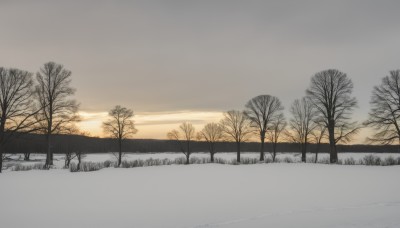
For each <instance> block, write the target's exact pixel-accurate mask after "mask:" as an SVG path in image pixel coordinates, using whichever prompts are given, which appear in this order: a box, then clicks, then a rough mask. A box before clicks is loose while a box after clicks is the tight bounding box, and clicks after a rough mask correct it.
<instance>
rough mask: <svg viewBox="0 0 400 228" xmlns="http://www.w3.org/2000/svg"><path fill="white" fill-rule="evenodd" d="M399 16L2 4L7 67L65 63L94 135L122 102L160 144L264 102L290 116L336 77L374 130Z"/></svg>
mask: <svg viewBox="0 0 400 228" xmlns="http://www.w3.org/2000/svg"><path fill="white" fill-rule="evenodd" d="M399 12H400V1H398V0H397V1H396V0H393V1H378V0H376V1H367V0H362V1H351V0H347V1H321V0H319V1H234V0H229V1H228V0H226V1H222V0H221V1H219V0H212V1H211V0H210V1H168V0H159V1H151V0H144V1H98V0H93V1H72V0H71V1H54V0H52V1H50V0H49V1H43V0H35V1H15V0H9V1H8V0H0V28H1V35H0V65H1V66H3V67H18V68H21V69H24V70H29V71H32V72H36V71H37V70H38V69H39V68H40V67H41V65H42V64H43V63H45V62H47V61H50V60H51V61H55V62H58V63H61V64H63V65H64V66H65V67H66V68H67V69H69V70H71V71H72V73H73V86H74V87H76V88H77V93H76V99H77V100H78V101H79V102H80V103H81V110H82V111H83V112H85V114H86V115H87V116H91V118H92V119H91V121H93V120H94V119H96V118H97V122H96V121H95V123H91V130H92V131H96V130H95V129H98V131H101V128H100V123H101V121H100V118H101V116H104V113H105V112H107V111H108V110H109V109H110V108H112V107H113V106H115V105H116V104H120V105H123V106H127V107H129V108H132V109H133V110H134V111H135V112H136V113H137V114H139V116H138V118H139V119H138V121H139V122H141V123H142V127H143V128H144V129H145V128H146V127H145V126H147V127H150V125H152V128H154V129H157V130H154V131H148V130H144V131H142V132H141V131H140V130H141V128H140V127H138V128H139V132H141V133H139V134H138V136H139V137H156V138H160V137H161V138H162V137H164V136H165V133H166V132H167V131H168V130H170V129H167V127H171V126H172V125H171V124H173V123H176V122H179V121H181V119H182V120H195V121H197V122H196V123H197V124H199V126H200V124H202V123H204V122H205V121H209V120H210V119H212V118H211V117H210V116H212V115H215V119H216V118H217V117H218V118H219V117H220V112H222V111H226V110H228V109H233V108H234V109H242V108H243V106H244V104H245V102H246V101H247V100H249V99H250V98H252V97H254V96H256V95H259V94H271V95H274V96H277V97H279V98H280V99H281V100H282V102H283V104H284V106H285V107H286V108H288V107H289V106H290V104H291V103H292V101H293V100H294V99H296V98H300V97H301V96H303V95H304V93H305V89H306V88H307V87H308V85H309V82H310V78H311V76H312V75H313V74H314V73H316V72H318V71H321V70H324V69H328V68H337V69H339V70H341V71H343V72H345V73H347V74H348V76H349V77H350V78H351V79H352V80H353V82H354V85H355V89H354V95H355V96H356V97H357V98H358V101H359V108H358V109H357V110H356V112H355V115H354V117H355V118H356V119H358V120H360V121H363V120H365V118H366V117H367V113H368V110H369V99H370V94H371V90H372V88H373V86H374V85H377V84H379V83H380V80H381V78H382V77H383V76H385V75H387V74H388V71H389V70H394V69H398V68H400V60H399V53H400V23H399V22H400V13H399ZM201 113H203V114H204V116H205V118H204V119H205V121H203V122H202V121H201V115H199V114H201ZM145 116H152V117H154V118H153V119H152V120H153V122H152V121H147V122H146V117H145ZM157 116H158V117H157ZM171 117H172V118H171ZM150 119H151V118H150ZM155 119H157V121H156V120H155ZM163 121H166V122H165V124H166V125H163ZM157 126H158V127H157ZM156 132H157V133H156Z"/></svg>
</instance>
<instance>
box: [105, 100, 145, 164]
mask: <svg viewBox="0 0 400 228" xmlns="http://www.w3.org/2000/svg"><path fill="white" fill-rule="evenodd" d="M133 116H134V115H133V111H132V110H131V109H128V108H125V107H121V106H120V105H117V106H115V107H114V108H113V109H111V110H110V112H109V113H108V117H109V119H108V120H107V121H104V122H103V130H104V133H106V134H107V135H109V136H110V137H112V138H114V139H117V141H118V149H119V151H118V166H120V165H121V162H122V141H123V140H124V139H128V138H131V137H132V136H133V135H134V134H136V133H137V130H136V128H135V122H134V121H133V120H132V118H133Z"/></svg>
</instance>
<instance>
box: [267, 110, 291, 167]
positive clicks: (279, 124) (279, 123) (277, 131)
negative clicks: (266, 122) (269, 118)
mask: <svg viewBox="0 0 400 228" xmlns="http://www.w3.org/2000/svg"><path fill="white" fill-rule="evenodd" d="M286 125H287V123H286V121H285V117H284V116H283V114H280V115H278V116H277V117H276V118H275V119H274V120H273V122H272V123H271V126H270V127H269V128H268V131H267V137H268V139H269V140H270V141H271V144H272V151H271V156H272V161H273V162H275V160H276V151H277V147H278V143H279V140H280V138H281V135H282V133H283V132H284V131H285V128H286Z"/></svg>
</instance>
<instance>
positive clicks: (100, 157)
mask: <svg viewBox="0 0 400 228" xmlns="http://www.w3.org/2000/svg"><path fill="white" fill-rule="evenodd" d="M367 155H374V156H378V157H380V158H382V159H385V158H387V157H393V158H396V159H397V158H399V157H400V153H340V154H339V159H342V160H344V159H346V158H354V159H355V160H357V161H358V160H359V159H362V158H364V157H365V156H367ZM190 156H191V157H198V158H203V157H207V158H208V157H210V155H209V154H208V153H193V154H191V155H190ZM180 157H184V155H183V154H182V153H125V155H124V158H123V159H124V160H128V161H130V160H138V159H141V160H146V159H149V158H154V159H157V158H158V159H164V158H169V159H171V160H173V159H175V158H180ZM215 157H216V158H223V159H225V160H232V159H236V153H217V154H216V155H215ZM241 157H242V158H257V159H258V158H259V157H260V154H259V153H253V152H245V153H242V154H241ZM265 157H266V158H270V157H271V156H270V154H269V153H266V154H265ZM285 157H289V158H291V159H292V160H293V161H300V160H301V155H300V153H278V154H277V158H278V159H280V160H283V159H284V158H285ZM307 157H308V158H310V159H312V158H313V157H314V154H312V153H309V154H307ZM11 158H12V159H13V160H12V161H5V162H4V166H7V165H8V166H10V167H11V166H12V165H16V164H20V165H33V164H35V163H42V164H43V163H44V161H45V158H46V157H45V155H43V154H32V155H31V157H30V159H31V161H23V156H22V155H13V156H12V157H11ZM318 158H319V160H322V159H328V158H329V154H327V153H321V154H319V155H318ZM107 160H111V161H115V160H116V157H115V155H113V153H108V154H104V153H102V154H88V155H85V157H84V159H83V161H91V162H103V161H107ZM312 160H313V159H312ZM72 162H77V161H76V159H73V160H72ZM54 165H55V167H56V168H62V167H63V166H64V155H62V154H56V155H55V157H54Z"/></svg>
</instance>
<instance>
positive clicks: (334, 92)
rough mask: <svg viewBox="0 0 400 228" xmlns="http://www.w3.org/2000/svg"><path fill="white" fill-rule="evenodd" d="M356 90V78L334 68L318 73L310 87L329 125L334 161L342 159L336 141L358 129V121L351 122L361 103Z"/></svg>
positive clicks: (321, 117) (309, 94) (315, 102)
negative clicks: (354, 87) (354, 94)
mask: <svg viewBox="0 0 400 228" xmlns="http://www.w3.org/2000/svg"><path fill="white" fill-rule="evenodd" d="M352 92H353V82H352V81H351V80H350V78H348V77H347V75H346V74H345V73H342V72H340V71H338V70H333V69H330V70H325V71H321V72H318V73H316V74H315V75H314V76H313V77H312V78H311V85H310V87H309V88H308V89H307V96H308V98H309V99H310V101H311V102H312V103H313V104H314V106H315V108H316V109H317V111H318V114H319V117H320V119H321V121H322V122H323V123H324V124H325V126H326V127H327V129H328V135H329V145H330V162H331V163H337V161H338V155H337V149H336V144H337V143H338V142H340V141H347V140H349V137H350V136H351V135H353V134H355V133H357V131H358V127H356V123H355V122H350V116H351V113H352V111H353V110H354V108H355V107H356V106H357V101H356V98H354V97H352Z"/></svg>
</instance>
